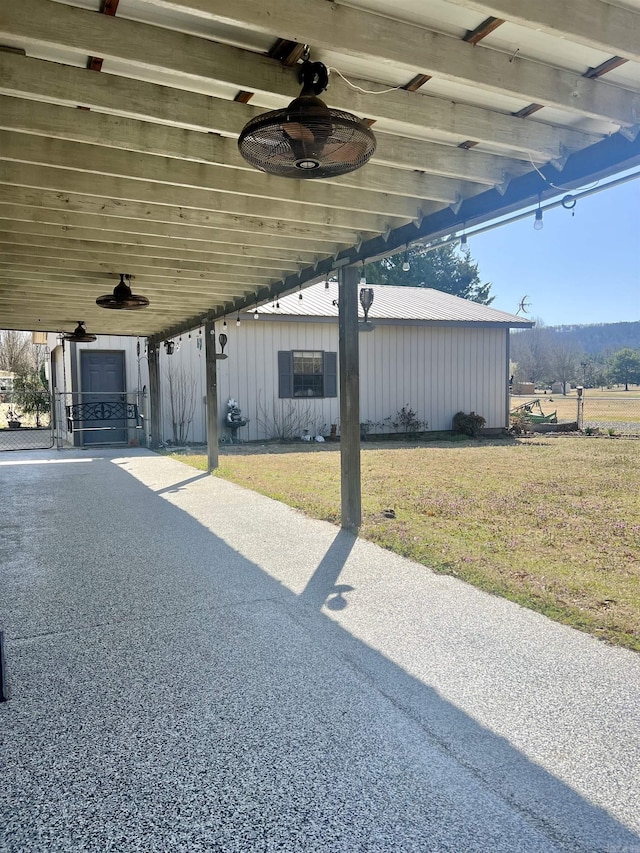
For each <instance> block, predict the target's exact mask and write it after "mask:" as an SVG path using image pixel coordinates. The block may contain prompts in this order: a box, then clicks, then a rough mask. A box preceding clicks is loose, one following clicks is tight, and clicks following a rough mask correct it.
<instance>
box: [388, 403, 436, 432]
mask: <svg viewBox="0 0 640 853" xmlns="http://www.w3.org/2000/svg"><path fill="white" fill-rule="evenodd" d="M391 426H392V427H393V428H394V429H395V430H397V431H398V432H404V433H406V435H407V437H408V438H412V437H413V438H415V437H416V436H417V435H418V434H419V433H421V432H424V431H425V430H426V429H427V427H428V426H429V423H428V421H426V420H424V421H421V420H420V419H419V418H418V415H417V413H416V412H414V410H413V409H412V408H411V407H410V406H409V404H408V403H405V405H404V406H403V407H402V408H401V409H400V411H399V412H398V413H397V415H396V417H395V420H391Z"/></svg>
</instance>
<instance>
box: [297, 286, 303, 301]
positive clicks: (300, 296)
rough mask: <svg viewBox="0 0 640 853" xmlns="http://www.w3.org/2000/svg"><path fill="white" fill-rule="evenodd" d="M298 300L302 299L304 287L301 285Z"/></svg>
mask: <svg viewBox="0 0 640 853" xmlns="http://www.w3.org/2000/svg"><path fill="white" fill-rule="evenodd" d="M298 299H302V285H300V293H298Z"/></svg>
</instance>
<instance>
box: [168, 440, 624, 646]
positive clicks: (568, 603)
mask: <svg viewBox="0 0 640 853" xmlns="http://www.w3.org/2000/svg"><path fill="white" fill-rule="evenodd" d="M338 450H339V447H338V446H337V445H334V444H324V445H322V444H320V445H311V446H304V448H302V447H301V445H300V444H289V445H273V444H265V445H238V446H226V447H225V448H224V449H221V456H220V468H219V470H218V471H217V476H220V477H223V478H225V479H228V480H231V481H232V482H234V483H238V484H240V485H242V486H246V487H247V488H250V489H254V490H256V491H258V492H261V493H262V494H265V495H268V496H269V497H272V498H275V499H277V500H280V501H283V502H284V503H287V504H289V505H291V506H293V507H296V508H298V509H300V510H301V511H303V512H305V513H307V514H308V515H310V516H313V517H315V518H321V519H326V520H328V521H332V522H334V523H339V520H340V494H339V492H340V454H339V452H338ZM177 458H179V459H181V460H182V461H183V462H187V463H188V464H191V465H194V466H196V467H200V468H203V469H204V468H205V457H204V456H198V455H177ZM362 479H363V523H362V527H361V530H360V535H361V536H363V537H364V538H366V539H370V540H371V541H373V542H376V543H378V544H379V545H381V546H383V547H385V548H389V549H391V550H393V551H396V552H397V553H399V554H402V555H405V556H407V557H410V558H411V559H413V560H416V561H418V562H420V563H423V564H424V565H425V566H428V567H430V568H432V569H433V570H434V571H437V572H444V573H447V574H451V575H455V576H456V577H459V578H461V579H463V580H465V581H468V582H469V583H472V584H474V585H476V586H478V587H480V588H482V589H484V590H487V591H489V592H491V593H495V594H497V595H502V596H505V597H507V598H510V599H511V600H513V601H516V602H518V603H520V604H522V605H524V606H526V607H530V608H532V609H534V610H537V611H539V612H541V613H544V614H546V615H547V616H549V617H551V618H553V619H556V620H558V621H561V622H564V623H566V624H568V625H572V626H573V627H575V628H579V629H581V630H583V631H588V632H590V633H591V634H594V635H595V636H597V637H600V638H602V639H605V640H607V641H609V642H612V643H616V644H619V645H621V646H625V647H627V648H630V649H635V650H640V442H639V441H637V440H633V439H622V438H611V437H608V436H607V437H605V436H601V437H597V438H596V437H574V436H532V437H526V438H504V439H494V440H465V441H459V442H444V441H443V442H428V443H427V442H425V443H415V444H413V443H406V444H400V445H399V444H397V443H393V444H392V443H388V444H385V443H382V442H381V443H365V444H364V445H363V451H362Z"/></svg>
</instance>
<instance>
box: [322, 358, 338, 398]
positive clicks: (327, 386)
mask: <svg viewBox="0 0 640 853" xmlns="http://www.w3.org/2000/svg"><path fill="white" fill-rule="evenodd" d="M324 396H325V397H337V396H338V355H337V353H335V352H325V354H324Z"/></svg>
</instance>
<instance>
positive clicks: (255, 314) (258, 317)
mask: <svg viewBox="0 0 640 853" xmlns="http://www.w3.org/2000/svg"><path fill="white" fill-rule="evenodd" d="M253 319H254V320H259V319H260V315H259V314H258V303H257V302H256V308H255V311H254V312H253Z"/></svg>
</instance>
